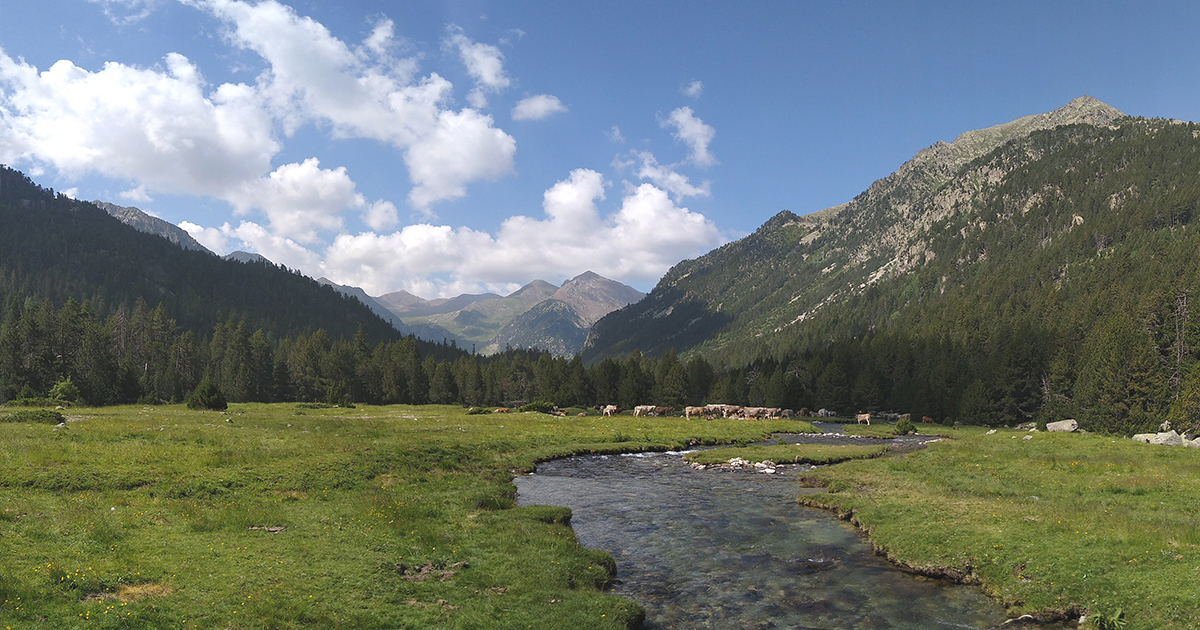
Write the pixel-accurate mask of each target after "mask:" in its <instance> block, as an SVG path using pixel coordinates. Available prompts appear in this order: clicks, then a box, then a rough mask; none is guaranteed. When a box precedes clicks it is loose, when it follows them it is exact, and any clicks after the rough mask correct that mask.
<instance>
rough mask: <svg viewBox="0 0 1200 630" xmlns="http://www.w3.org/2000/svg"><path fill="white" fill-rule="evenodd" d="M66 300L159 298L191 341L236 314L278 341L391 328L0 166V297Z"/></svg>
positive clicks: (338, 298) (318, 289)
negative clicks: (318, 332)
mask: <svg viewBox="0 0 1200 630" xmlns="http://www.w3.org/2000/svg"><path fill="white" fill-rule="evenodd" d="M29 297H42V298H47V299H49V300H51V301H52V302H53V303H55V304H63V303H65V302H66V301H67V300H69V299H74V300H75V301H76V302H79V303H81V304H85V305H86V306H87V307H88V308H89V309H90V310H91V311H92V313H94V314H95V315H96V316H98V317H101V318H106V317H108V316H109V315H113V314H117V313H119V312H126V313H130V312H134V310H135V307H136V305H137V303H138V302H139V301H142V302H144V303H145V304H146V305H148V306H149V307H150V308H154V307H155V306H156V305H161V306H162V308H163V311H164V313H165V315H166V316H167V317H169V318H172V319H174V320H176V322H177V323H178V325H179V327H180V328H181V329H182V330H184V331H192V332H194V333H195V335H196V337H197V339H204V338H207V337H208V336H209V335H211V334H212V332H213V329H214V327H215V326H216V325H217V324H223V323H225V322H227V321H230V320H235V321H244V322H245V324H246V327H247V328H248V329H249V330H251V331H254V330H257V329H260V328H261V329H263V330H264V332H266V333H268V334H271V335H273V336H275V337H277V338H281V337H286V336H294V335H299V334H311V333H312V332H313V331H315V330H317V329H324V330H325V331H326V332H327V333H328V334H329V335H330V337H333V338H335V339H336V338H349V337H352V336H353V335H354V334H355V333H356V332H357V331H358V330H359V329H360V328H361V329H362V330H363V332H364V333H365V334H366V336H367V338H368V339H370V340H372V341H383V340H392V339H398V338H399V337H400V334H399V333H398V332H397V331H395V330H394V329H393V328H392V327H391V326H390V325H388V323H387V322H385V321H383V320H382V319H380V318H379V317H378V316H376V315H375V314H374V313H372V312H371V311H370V310H369V309H368V308H367V307H366V306H364V305H362V304H360V303H359V302H357V301H356V300H352V299H349V298H346V297H344V296H342V295H340V294H338V293H336V292H335V291H333V290H332V289H330V288H326V287H322V286H321V285H319V284H317V283H316V282H315V281H314V280H312V279H310V278H306V277H304V276H302V275H300V274H298V273H294V272H291V271H288V270H286V269H282V268H280V267H277V266H275V265H246V264H238V263H234V262H230V261H226V260H222V259H221V258H219V257H217V256H213V255H211V254H209V253H205V252H201V251H195V250H188V249H183V248H181V247H179V246H177V245H176V244H174V243H172V242H170V241H168V240H166V239H164V238H161V237H159V236H157V235H152V234H147V233H144V232H141V231H139V230H137V229H135V228H133V227H131V226H129V225H126V224H124V223H122V222H121V221H119V220H117V219H116V218H114V217H112V216H110V215H109V214H108V213H107V212H105V211H104V210H102V209H101V208H99V207H97V206H95V205H93V204H91V203H88V202H84V201H78V200H74V199H71V198H69V197H66V196H65V195H62V194H61V193H60V194H57V195H56V194H54V192H53V191H51V190H48V189H44V188H42V187H40V186H38V185H37V184H35V183H34V182H33V181H32V180H30V179H29V178H28V177H26V176H25V175H24V174H22V173H20V172H18V171H15V170H12V169H9V168H7V167H0V304H3V305H5V306H6V307H12V306H13V305H19V304H21V303H22V302H23V301H24V300H25V299H26V298H29Z"/></svg>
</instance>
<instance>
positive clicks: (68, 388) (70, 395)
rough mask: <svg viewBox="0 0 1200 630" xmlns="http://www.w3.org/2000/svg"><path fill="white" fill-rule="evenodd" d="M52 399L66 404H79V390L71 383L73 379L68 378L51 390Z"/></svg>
mask: <svg viewBox="0 0 1200 630" xmlns="http://www.w3.org/2000/svg"><path fill="white" fill-rule="evenodd" d="M50 398H53V399H54V400H61V401H66V402H79V388H78V387H76V386H75V383H72V382H71V377H70V376H68V377H67V378H64V379H63V380H61V381H59V382H57V383H55V384H54V387H51V388H50Z"/></svg>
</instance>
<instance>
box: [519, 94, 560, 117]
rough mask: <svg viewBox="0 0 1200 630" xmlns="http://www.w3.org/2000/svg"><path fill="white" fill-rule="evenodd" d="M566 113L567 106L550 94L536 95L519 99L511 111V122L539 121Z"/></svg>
mask: <svg viewBox="0 0 1200 630" xmlns="http://www.w3.org/2000/svg"><path fill="white" fill-rule="evenodd" d="M565 111H567V106H566V105H563V104H562V101H560V100H558V97H557V96H552V95H550V94H536V95H534V96H530V97H528V98H523V99H521V100H520V101H519V102H518V103H517V106H516V107H514V108H513V110H512V117H513V120H541V119H543V118H545V117H547V116H550V115H551V114H559V113H562V112H565Z"/></svg>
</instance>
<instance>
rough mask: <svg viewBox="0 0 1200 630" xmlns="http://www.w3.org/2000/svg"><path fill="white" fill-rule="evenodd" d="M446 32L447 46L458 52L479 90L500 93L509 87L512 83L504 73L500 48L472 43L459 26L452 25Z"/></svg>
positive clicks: (502, 54)
mask: <svg viewBox="0 0 1200 630" xmlns="http://www.w3.org/2000/svg"><path fill="white" fill-rule="evenodd" d="M446 30H447V33H448V34H447V35H446V40H445V45H446V46H447V47H450V48H453V49H455V50H457V51H458V56H459V59H461V60H462V62H463V65H464V66H466V67H467V74H469V75H470V76H471V78H472V79H474V80H475V84H476V85H477V86H478V87H479V88H481V89H482V90H485V91H489V92H499V91H500V90H503V89H504V88H506V87H508V86H509V83H510V82H511V81H510V80H509V78H508V75H506V74H505V73H504V53H502V52H500V49H499V48H497V47H495V46H492V45H490V44H481V43H479V42H474V41H471V38H469V37H467V36H466V35H465V34H463V30H462V28H460V27H458V26H454V25H451V26H449V27H448V28H447V29H446Z"/></svg>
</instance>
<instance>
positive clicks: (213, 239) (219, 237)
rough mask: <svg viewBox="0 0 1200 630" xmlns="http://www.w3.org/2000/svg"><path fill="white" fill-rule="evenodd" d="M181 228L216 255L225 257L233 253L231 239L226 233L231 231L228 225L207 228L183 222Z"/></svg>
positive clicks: (180, 224)
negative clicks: (230, 245) (230, 244)
mask: <svg viewBox="0 0 1200 630" xmlns="http://www.w3.org/2000/svg"><path fill="white" fill-rule="evenodd" d="M179 227H180V228H182V229H183V231H185V232H187V233H188V234H191V235H192V238H194V239H196V241H198V242H199V243H200V244H201V245H203V246H205V247H207V248H208V249H209V250H211V251H212V252H213V253H215V254H220V255H222V256H223V255H225V254H228V253H229V252H231V251H233V250H232V249H230V247H229V237H228V236H226V232H227V231H231V228H230V227H229V224H228V223H226V224H225V225H224V226H223V227H220V228H206V227H203V226H200V225H196V224H195V223H192V222H191V221H181V222H180V223H179Z"/></svg>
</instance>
